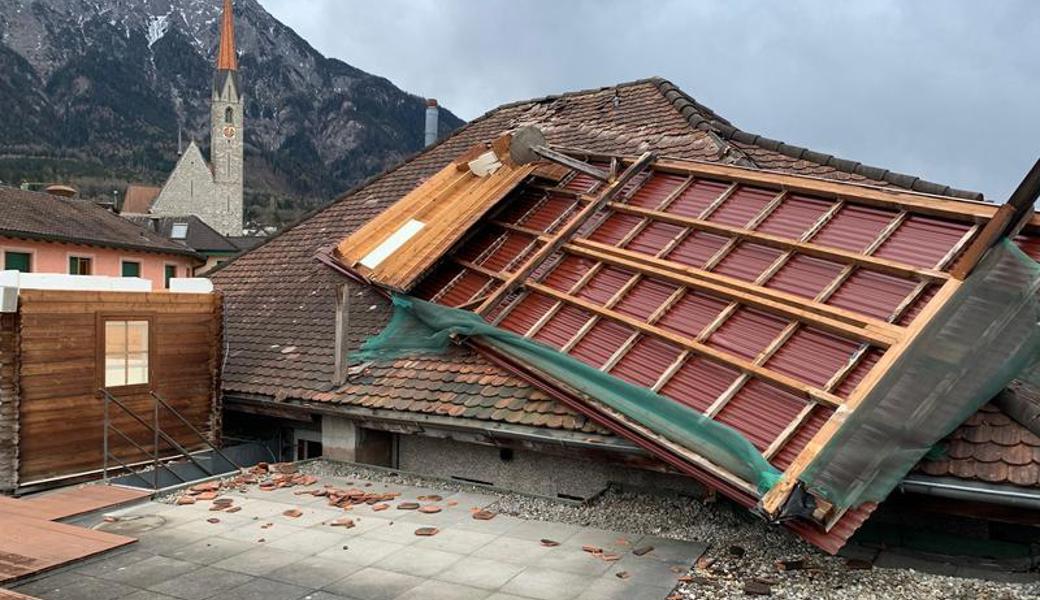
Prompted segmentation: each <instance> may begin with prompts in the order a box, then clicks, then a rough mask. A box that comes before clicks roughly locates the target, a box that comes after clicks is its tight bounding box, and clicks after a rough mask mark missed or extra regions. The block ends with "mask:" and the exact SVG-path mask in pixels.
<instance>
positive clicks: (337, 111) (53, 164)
mask: <svg viewBox="0 0 1040 600" xmlns="http://www.w3.org/2000/svg"><path fill="white" fill-rule="evenodd" d="M220 4H221V3H220V2H219V1H218V0H107V1H103V2H102V1H87V0H0V106H3V110H0V181H4V182H7V183H10V184H19V183H22V182H23V181H46V182H52V181H61V182H68V183H73V184H74V185H76V186H77V187H79V188H80V190H81V192H82V193H83V195H85V196H88V197H106V198H107V197H110V196H111V195H112V194H113V192H116V193H117V194H119V193H122V191H123V189H124V188H125V186H126V184H127V183H129V182H139V183H150V184H153V185H162V183H163V181H164V180H165V177H166V175H167V174H168V173H169V172H170V170H171V169H172V167H173V165H174V163H175V162H176V160H177V151H178V138H179V137H180V138H181V139H182V140H183V142H185V143H186V142H187V141H188V140H189V139H195V140H197V141H198V142H199V144H200V145H201V146H202V147H203V150H204V151H207V148H208V144H209V139H208V138H209V97H210V86H211V81H212V77H213V57H214V56H215V54H216V46H217V41H218V40H217V38H218V26H219V22H218V21H219V17H220V10H221V6H220ZM235 19H236V29H237V38H238V50H239V69H240V72H241V77H242V81H243V87H244V89H245V93H246V96H247V100H246V138H245V140H246V218H247V222H252V223H256V224H263V225H274V226H280V225H283V224H284V223H286V222H288V221H290V220H292V219H294V218H295V217H296V216H298V215H299V214H300V213H302V212H304V211H306V210H309V209H311V208H313V207H315V206H318V205H320V204H321V203H323V202H325V201H328V200H330V199H331V198H333V197H334V196H335V195H336V194H338V193H341V192H343V191H346V190H347V189H349V188H351V187H353V186H354V185H355V184H357V183H359V182H361V181H363V180H364V179H366V178H368V177H370V176H372V175H373V174H376V173H379V172H381V171H383V170H384V169H386V168H387V167H388V166H390V165H391V164H393V163H395V162H397V161H399V160H400V159H402V158H403V157H405V156H408V155H410V154H412V153H414V152H416V151H418V150H420V149H421V148H422V145H423V126H424V121H425V103H424V100H423V98H421V97H419V96H417V95H413V94H410V93H407V92H405V91H402V90H401V89H399V88H398V87H396V86H395V85H394V84H392V83H391V82H390V81H388V80H387V79H385V78H383V77H379V76H376V75H372V74H369V73H366V72H364V71H361V70H360V69H357V68H355V67H352V66H350V65H348V64H346V63H345V62H342V61H340V60H337V59H334V58H327V57H325V56H323V55H322V54H321V53H319V52H318V51H317V50H315V49H314V48H312V47H311V46H310V44H308V43H307V42H306V41H305V40H304V39H303V38H301V37H300V36H299V35H297V34H296V33H295V32H294V31H293V30H292V29H290V28H289V27H287V26H286V25H284V24H282V23H281V22H279V21H278V20H277V19H275V18H274V17H273V16H272V15H271V14H269V13H268V12H267V11H266V10H264V8H263V7H262V6H261V5H260V3H259V2H258V1H257V0H238V1H237V2H236V3H235ZM462 123H463V121H462V120H461V119H459V118H458V117H456V116H455V115H453V114H452V113H451V112H450V111H448V110H446V109H443V108H442V109H441V115H440V131H441V134H442V135H446V134H448V133H450V132H451V131H452V130H454V129H455V128H457V127H459V126H461V125H462ZM179 134H180V136H179Z"/></svg>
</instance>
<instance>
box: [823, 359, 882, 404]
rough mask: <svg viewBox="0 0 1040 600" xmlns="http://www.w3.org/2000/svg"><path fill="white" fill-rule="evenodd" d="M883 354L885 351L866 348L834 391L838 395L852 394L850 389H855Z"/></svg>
mask: <svg viewBox="0 0 1040 600" xmlns="http://www.w3.org/2000/svg"><path fill="white" fill-rule="evenodd" d="M884 355H885V353H884V352H882V351H881V350H878V349H877V348H871V349H870V350H868V351H867V353H866V354H864V355H863V357H862V358H860V359H859V362H858V363H856V366H855V367H853V369H852V370H851V371H849V374H848V375H846V376H845V379H844V380H843V381H842V382H841V384H839V385H838V387H837V388H835V390H834V391H835V392H836V393H837V394H838V395H839V396H842V397H843V398H848V397H849V396H850V395H851V394H852V391H853V390H855V389H856V386H857V385H859V382H860V381H863V378H864V377H866V376H867V373H870V370H871V369H873V368H874V365H876V364H877V362H878V361H879V360H881V357H882V356H884Z"/></svg>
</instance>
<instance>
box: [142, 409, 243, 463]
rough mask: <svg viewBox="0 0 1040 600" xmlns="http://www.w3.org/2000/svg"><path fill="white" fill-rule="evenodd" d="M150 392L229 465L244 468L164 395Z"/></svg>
mask: <svg viewBox="0 0 1040 600" xmlns="http://www.w3.org/2000/svg"><path fill="white" fill-rule="evenodd" d="M149 393H150V394H151V396H152V398H155V401H156V402H158V403H159V404H160V405H162V406H163V407H164V408H165V409H166V410H168V411H170V413H172V414H173V416H175V417H177V418H178V419H179V420H180V422H181V423H184V424H185V425H186V426H187V427H188V429H190V430H191V432H192V433H194V434H195V437H197V438H199V439H200V440H202V443H203V444H206V446H208V447H209V449H210V450H212V451H213V452H215V453H217V455H218V456H220V458H223V459H224V460H225V461H226V462H227V463H228V464H229V465H231V466H233V467H235V468H236V469H241V468H242V465H240V464H238V463H236V462H235V461H233V460H231V459H230V458H228V457H227V455H226V454H224V453H223V452H221V451H220V449H219V448H217V447H216V446H215V445H214V444H213V443H212V442H210V441H209V440H208V439H207V438H206V436H205V435H203V434H202V432H201V431H199V430H198V429H196V428H195V426H194V425H192V424H191V423H190V422H188V420H187V419H185V418H184V416H183V415H181V413H179V412H178V411H177V410H176V409H175V408H173V407H172V406H170V405H169V404H167V403H166V401H165V400H163V399H162V396H160V395H159V394H158V393H156V392H154V391H152V392H149Z"/></svg>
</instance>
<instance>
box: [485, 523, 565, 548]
mask: <svg viewBox="0 0 1040 600" xmlns="http://www.w3.org/2000/svg"><path fill="white" fill-rule="evenodd" d="M496 518H498V517H496ZM580 530H581V527H578V526H576V525H567V524H565V523H550V522H547V521H523V522H521V523H518V524H517V525H516V526H515V527H513V528H512V529H510V530H509V537H512V538H518V539H521V540H532V541H535V542H537V541H539V540H543V539H551V540H553V541H556V542H560V543H561V544H562V543H563V542H566V541H567V540H569V539H570V538H571V537H573V536H574V535H575V534H577V533H578V531H580Z"/></svg>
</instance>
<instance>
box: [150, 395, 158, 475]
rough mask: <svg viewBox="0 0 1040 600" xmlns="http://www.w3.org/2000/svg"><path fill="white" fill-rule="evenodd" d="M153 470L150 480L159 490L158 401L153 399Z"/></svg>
mask: <svg viewBox="0 0 1040 600" xmlns="http://www.w3.org/2000/svg"><path fill="white" fill-rule="evenodd" d="M154 403H155V446H153V447H152V449H153V450H154V452H155V468H154V469H155V470H154V471H153V472H152V481H153V482H155V490H156V491H158V490H159V402H158V400H155V402H154Z"/></svg>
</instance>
